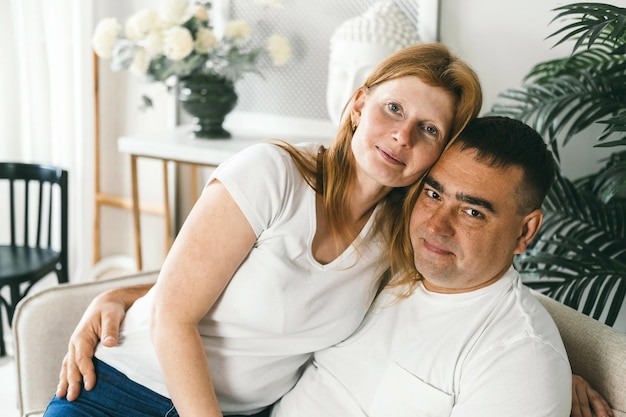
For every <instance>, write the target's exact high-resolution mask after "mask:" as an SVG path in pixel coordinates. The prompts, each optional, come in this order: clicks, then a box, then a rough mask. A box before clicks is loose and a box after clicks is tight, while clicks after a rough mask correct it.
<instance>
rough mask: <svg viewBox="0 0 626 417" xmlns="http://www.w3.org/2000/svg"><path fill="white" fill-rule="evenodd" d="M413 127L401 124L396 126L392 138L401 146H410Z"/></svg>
mask: <svg viewBox="0 0 626 417" xmlns="http://www.w3.org/2000/svg"><path fill="white" fill-rule="evenodd" d="M412 134H413V127H412V126H410V125H409V124H408V123H401V124H399V125H398V126H397V129H396V131H395V132H394V133H393V138H394V139H395V141H396V142H398V143H399V144H400V145H402V146H407V147H408V146H412V144H413V137H412Z"/></svg>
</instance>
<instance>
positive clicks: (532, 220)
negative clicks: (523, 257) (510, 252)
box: [514, 209, 543, 255]
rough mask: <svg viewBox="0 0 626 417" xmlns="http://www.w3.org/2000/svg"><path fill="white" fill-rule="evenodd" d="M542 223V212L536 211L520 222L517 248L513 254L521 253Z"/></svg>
mask: <svg viewBox="0 0 626 417" xmlns="http://www.w3.org/2000/svg"><path fill="white" fill-rule="evenodd" d="M541 223H543V211H541V209H536V210H533V211H532V212H530V213H529V214H527V215H526V216H525V217H524V219H523V221H522V228H521V233H520V235H519V236H518V238H517V246H516V248H515V251H514V253H515V254H516V255H517V254H520V253H523V252H524V251H525V250H526V248H527V247H528V245H530V243H531V242H532V241H533V239H534V238H535V236H536V235H537V232H538V231H539V228H540V227H541Z"/></svg>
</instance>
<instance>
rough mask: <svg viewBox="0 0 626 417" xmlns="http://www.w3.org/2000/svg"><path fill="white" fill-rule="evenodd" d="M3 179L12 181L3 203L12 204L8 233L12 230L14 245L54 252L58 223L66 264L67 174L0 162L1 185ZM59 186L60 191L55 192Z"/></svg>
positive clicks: (54, 170) (43, 168) (47, 167)
mask: <svg viewBox="0 0 626 417" xmlns="http://www.w3.org/2000/svg"><path fill="white" fill-rule="evenodd" d="M1 180H7V181H6V182H8V198H6V197H4V198H2V197H0V202H3V201H4V202H8V203H9V207H8V211H9V221H8V229H5V230H9V239H10V244H11V245H12V246H31V247H41V248H50V249H52V246H53V239H52V236H53V230H54V229H53V225H54V223H55V222H57V227H58V231H59V235H60V236H59V243H60V249H61V250H60V252H61V253H62V254H63V256H64V257H65V259H63V260H62V262H63V263H64V264H65V265H66V264H67V233H68V231H67V229H68V227H67V224H68V219H67V218H68V207H67V206H68V191H67V189H68V187H67V181H68V180H67V171H66V170H64V169H61V168H58V167H53V166H48V165H40V164H27V163H20V162H0V183H2V182H3V181H1ZM55 187H56V188H57V189H58V192H55V191H54V188H55ZM2 189H3V190H4V188H2ZM33 197H34V198H33ZM0 204H2V203H0ZM33 215H34V216H36V219H35V218H33ZM57 219H58V220H57ZM35 222H36V223H35ZM0 227H2V228H3V229H4V228H5V227H6V226H5V224H3V225H2V226H0Z"/></svg>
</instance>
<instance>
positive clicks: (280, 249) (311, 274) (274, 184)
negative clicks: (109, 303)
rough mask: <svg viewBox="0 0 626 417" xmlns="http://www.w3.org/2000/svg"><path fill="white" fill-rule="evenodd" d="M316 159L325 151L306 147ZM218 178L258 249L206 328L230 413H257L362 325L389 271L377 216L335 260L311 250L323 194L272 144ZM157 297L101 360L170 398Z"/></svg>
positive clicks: (242, 157) (135, 310) (101, 351)
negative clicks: (157, 335)
mask: <svg viewBox="0 0 626 417" xmlns="http://www.w3.org/2000/svg"><path fill="white" fill-rule="evenodd" d="M300 147H301V148H306V149H308V150H310V151H311V152H312V153H313V154H316V152H317V149H318V145H314V144H306V145H304V144H303V145H300ZM212 178H217V179H219V180H220V181H221V182H222V184H224V186H225V187H226V189H227V190H228V191H229V193H230V194H231V196H232V197H233V198H234V200H235V201H236V202H237V204H238V205H239V207H240V208H241V210H242V211H243V213H244V215H245V216H246V218H247V219H248V221H249V222H250V224H251V225H252V228H253V229H254V230H255V233H256V234H257V242H256V244H255V245H254V248H253V249H252V251H251V252H250V254H249V255H248V257H247V258H246V260H245V261H244V263H243V264H242V265H241V266H240V267H239V269H238V270H237V272H236V274H235V275H234V276H233V278H232V280H231V281H230V283H229V284H228V286H227V288H226V290H225V291H224V293H223V294H222V295H221V297H220V298H219V300H218V301H217V303H216V304H215V305H214V307H213V308H212V309H211V311H210V312H209V314H208V315H207V316H206V317H204V318H203V319H202V321H201V322H200V324H199V330H200V334H201V336H202V340H203V343H204V347H205V351H206V354H207V358H208V360H209V366H210V369H211V374H212V377H213V383H214V385H215V390H216V394H217V397H218V400H219V402H220V406H221V408H222V411H223V412H225V413H229V412H230V413H235V412H238V413H247V412H250V411H258V410H260V409H262V408H263V407H264V406H267V405H269V404H272V403H273V402H275V401H276V400H278V399H279V398H280V397H281V396H283V395H284V394H285V393H286V392H287V391H289V390H290V389H291V388H292V387H293V385H294V384H295V383H296V381H297V379H298V377H299V376H300V374H301V372H302V369H303V368H304V365H305V364H306V363H307V362H308V361H309V359H310V357H311V353H312V352H314V351H317V350H320V349H323V348H325V347H328V346H331V345H334V344H336V343H338V342H340V341H342V340H344V339H345V338H347V337H348V336H349V335H350V334H351V333H353V332H354V330H355V329H356V328H357V327H358V326H359V324H360V323H361V321H362V319H363V317H364V315H365V313H366V311H367V309H368V308H369V306H370V304H371V302H372V300H373V298H374V295H375V291H376V286H377V281H376V277H378V276H379V275H380V273H381V272H382V270H384V269H385V268H386V264H384V262H383V260H382V259H380V258H381V257H380V253H381V245H380V242H379V240H378V238H377V237H376V236H374V235H375V233H374V232H373V224H374V217H375V215H376V212H375V213H374V215H372V216H371V218H370V219H369V221H368V223H367V224H366V226H365V227H364V228H363V230H362V231H361V234H360V236H359V237H358V238H357V240H356V241H355V244H356V250H355V247H353V246H351V247H349V248H348V249H346V251H345V252H344V253H343V254H341V255H340V256H339V257H338V258H337V259H335V260H334V261H333V262H331V263H329V264H326V265H322V264H320V263H319V262H317V261H316V260H315V259H314V258H313V255H312V252H311V243H312V241H313V237H314V235H315V231H316V221H315V219H316V214H315V191H314V190H313V189H311V187H310V186H309V185H308V184H307V183H306V182H305V181H304V179H303V178H302V176H301V175H300V173H299V172H298V171H297V169H296V168H295V165H294V164H293V162H292V159H291V157H290V156H289V155H288V154H287V152H285V151H284V150H282V149H280V148H278V147H277V146H275V145H272V144H259V145H254V146H252V147H250V148H247V149H246V150H244V151H243V152H241V153H239V154H237V155H236V156H234V157H233V158H231V159H229V160H228V161H226V162H224V163H223V164H221V165H220V166H219V167H218V168H217V169H216V170H215V172H214V174H213V176H212ZM152 296H153V293H152V291H151V292H149V293H148V294H147V295H146V296H145V297H143V298H142V299H140V300H138V301H137V302H135V304H134V305H133V307H132V308H131V309H130V310H129V311H128V314H127V316H126V319H125V321H124V324H123V328H122V333H121V340H120V343H119V345H118V347H115V348H105V347H99V348H98V350H97V353H96V356H97V357H98V358H99V359H101V360H103V361H104V362H106V363H108V364H109V365H111V366H113V367H115V368H116V369H118V370H119V371H121V372H122V373H124V374H126V375H127V376H128V377H129V378H131V379H132V380H134V381H135V382H138V383H140V384H142V385H144V386H146V387H148V388H150V389H152V390H153V391H155V392H157V393H159V394H161V395H164V396H169V395H168V392H167V389H166V386H165V383H164V381H163V377H162V374H161V372H160V368H159V365H158V361H157V358H156V355H155V353H154V350H153V347H152V344H151V341H150V335H149V319H150V306H151V303H152Z"/></svg>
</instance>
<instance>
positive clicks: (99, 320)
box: [56, 284, 152, 401]
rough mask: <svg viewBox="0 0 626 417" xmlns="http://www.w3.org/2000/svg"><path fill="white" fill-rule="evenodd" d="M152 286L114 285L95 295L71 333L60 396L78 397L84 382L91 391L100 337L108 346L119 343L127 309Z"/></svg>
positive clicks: (64, 360) (59, 391)
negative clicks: (115, 286) (108, 289)
mask: <svg viewBox="0 0 626 417" xmlns="http://www.w3.org/2000/svg"><path fill="white" fill-rule="evenodd" d="M151 286H152V285H151V284H149V285H140V286H135V287H127V288H119V289H114V290H110V291H107V292H104V293H102V294H100V295H99V296H97V297H96V298H94V300H93V301H92V302H91V304H89V307H87V310H86V311H85V313H84V314H83V317H82V318H81V320H80V322H79V323H78V325H77V326H76V329H74V332H73V333H72V336H71V337H70V341H69V345H68V351H67V353H66V354H65V358H63V365H62V366H61V372H60V374H59V384H58V385H57V390H56V395H57V397H60V398H61V397H66V399H67V400H68V401H74V400H75V399H77V398H78V396H79V395H80V392H81V385H82V383H83V382H84V386H85V389H86V390H87V391H89V390H91V389H93V387H94V386H95V384H96V374H95V371H94V367H93V361H92V360H93V355H94V352H95V349H96V346H97V345H98V341H102V344H103V345H104V346H107V347H112V346H115V345H116V344H117V341H118V337H119V330H120V324H121V323H122V320H124V316H125V315H126V310H128V309H129V308H130V306H131V305H132V304H133V302H135V300H136V299H137V298H139V297H141V296H142V295H144V294H145V293H146V292H147V291H148V290H149V289H150V287H151Z"/></svg>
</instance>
